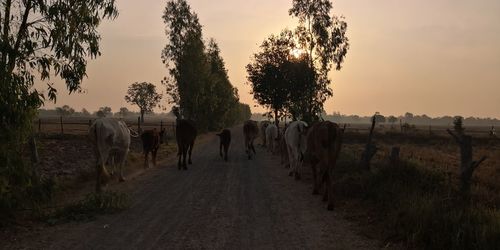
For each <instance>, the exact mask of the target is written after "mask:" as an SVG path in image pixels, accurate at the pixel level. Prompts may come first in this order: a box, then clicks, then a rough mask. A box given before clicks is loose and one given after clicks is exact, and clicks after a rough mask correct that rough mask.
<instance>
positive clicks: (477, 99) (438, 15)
mask: <svg viewBox="0 0 500 250" xmlns="http://www.w3.org/2000/svg"><path fill="white" fill-rule="evenodd" d="M166 2H167V1H153V0H145V1H131V0H117V5H118V9H119V11H120V15H119V17H118V18H117V19H116V20H114V21H111V22H110V21H105V22H103V24H102V26H101V27H100V28H99V30H100V32H101V36H102V41H101V52H102V56H101V57H99V58H97V59H96V60H92V61H89V64H88V72H87V73H88V78H86V79H85V80H84V82H83V85H82V87H83V89H84V90H85V92H86V93H84V94H77V93H75V94H72V95H70V96H68V94H67V90H66V88H65V86H64V85H63V84H62V82H61V81H57V83H56V87H57V89H58V93H59V94H58V98H57V99H58V101H57V103H56V104H53V103H50V102H47V103H46V106H45V107H43V108H53V107H55V106H62V105H65V104H67V105H69V106H71V107H73V108H74V109H75V110H77V111H79V110H81V109H82V108H86V109H87V110H89V111H95V110H97V109H98V107H101V106H110V107H111V108H112V109H113V111H114V112H116V111H118V109H119V108H120V107H127V108H129V109H131V110H137V108H136V107H134V106H132V105H129V104H127V103H126V102H125V100H124V96H125V93H126V91H127V87H128V85H130V84H131V83H133V82H142V81H147V82H152V83H154V84H156V86H157V88H158V89H159V90H161V91H162V92H164V90H165V88H164V86H162V85H161V84H160V80H161V79H162V78H163V77H164V76H166V75H167V71H166V69H165V67H164V65H163V64H162V61H161V58H160V54H161V50H162V49H163V47H164V46H165V45H166V43H167V37H166V35H165V25H164V23H163V20H162V18H161V16H162V13H163V10H164V7H165V4H166ZM188 3H189V4H190V5H191V7H192V9H193V10H194V11H195V12H196V13H197V14H198V16H199V18H200V22H201V24H202V25H203V32H204V36H205V39H209V38H211V37H213V38H214V39H216V41H217V42H218V43H219V45H220V48H221V52H222V56H223V58H224V59H225V62H226V67H227V69H228V73H229V77H230V80H231V82H232V83H233V85H234V86H235V87H237V88H238V90H239V94H240V100H241V102H244V103H247V104H250V106H251V107H252V111H253V112H259V113H260V112H263V111H264V109H263V108H262V107H254V105H255V102H254V101H253V99H252V96H251V95H250V94H249V92H250V86H249V85H247V84H245V82H246V71H245V65H246V64H248V63H249V62H250V57H251V55H252V54H253V53H255V52H257V51H258V46H259V44H260V43H261V42H262V41H263V40H264V39H265V38H266V37H267V36H269V35H270V34H273V33H274V34H275V33H278V32H280V31H281V30H282V29H284V28H287V27H288V28H293V27H294V24H295V20H294V19H292V18H291V17H290V16H288V9H289V8H290V7H291V4H292V0H274V1H264V0H248V1H234V0H233V1H230V0H221V1H217V4H214V3H213V2H208V1H202V0H191V1H188ZM333 4H334V13H335V14H337V15H344V16H345V17H346V21H347V23H348V36H349V39H350V43H351V49H350V50H349V52H348V54H347V58H346V61H345V63H344V65H343V69H342V70H341V71H333V72H332V73H331V79H332V80H333V85H332V88H333V91H334V96H333V98H331V99H329V100H328V101H327V102H326V103H325V109H326V111H327V113H329V114H330V113H332V112H334V111H338V112H340V113H342V114H356V115H371V114H373V113H375V112H377V111H378V112H381V113H382V114H384V115H402V114H404V113H405V112H411V113H414V114H427V115H429V116H432V117H436V116H444V115H451V116H453V115H462V116H464V117H469V116H474V117H494V118H500V98H499V97H498V94H499V93H500V72H499V69H500V47H499V46H498V44H500V15H499V14H498V13H500V2H499V1H495V0H482V1H475V2H471V1H465V0H438V1H433V2H414V1H394V0H382V1H376V2H375V1H367V0H365V1H352V0H351V1H347V0H342V1H340V0H337V1H333ZM41 88H44V87H43V85H42V87H41ZM163 104H166V99H165V98H164V100H163ZM157 111H160V110H157ZM167 111H168V110H167Z"/></svg>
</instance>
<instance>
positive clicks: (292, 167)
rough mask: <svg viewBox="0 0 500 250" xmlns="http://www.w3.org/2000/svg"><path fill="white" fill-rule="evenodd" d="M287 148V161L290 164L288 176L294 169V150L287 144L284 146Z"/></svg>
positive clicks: (291, 174)
mask: <svg viewBox="0 0 500 250" xmlns="http://www.w3.org/2000/svg"><path fill="white" fill-rule="evenodd" d="M286 148H287V150H288V163H289V165H290V171H289V173H288V176H293V172H294V170H295V159H294V157H293V156H294V155H295V154H294V150H293V149H292V148H291V147H290V146H289V145H287V146H286Z"/></svg>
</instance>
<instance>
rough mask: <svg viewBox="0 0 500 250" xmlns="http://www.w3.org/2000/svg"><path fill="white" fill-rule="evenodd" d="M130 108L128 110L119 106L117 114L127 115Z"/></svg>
mask: <svg viewBox="0 0 500 250" xmlns="http://www.w3.org/2000/svg"><path fill="white" fill-rule="evenodd" d="M130 113H131V112H130V110H128V108H126V107H121V108H120V111H118V115H119V116H120V117H126V116H129V115H130Z"/></svg>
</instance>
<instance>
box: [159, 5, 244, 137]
mask: <svg viewBox="0 0 500 250" xmlns="http://www.w3.org/2000/svg"><path fill="white" fill-rule="evenodd" d="M163 19H164V22H165V24H166V34H167V37H168V39H169V42H168V44H167V45H166V46H165V48H164V49H163V52H162V59H163V62H164V63H165V65H166V67H167V69H168V76H167V77H165V78H164V79H163V81H162V83H163V84H164V85H165V86H166V89H167V94H168V96H169V99H168V101H169V103H170V104H174V105H176V106H174V108H173V110H176V112H178V117H179V118H188V119H193V120H195V121H196V123H197V126H198V127H199V129H201V130H215V129H219V128H222V127H225V126H231V125H233V124H234V123H236V122H239V121H240V120H238V119H236V118H238V117H237V116H238V114H241V113H246V108H244V106H242V105H239V97H238V92H237V90H236V88H234V87H233V86H232V84H231V82H230V81H229V77H228V75H227V69H226V67H225V63H224V60H223V58H222V56H221V55H220V48H219V46H218V45H217V43H216V41H215V40H214V39H209V40H208V41H205V40H204V38H203V32H202V26H201V24H200V23H199V19H198V16H197V14H196V13H195V12H194V11H192V10H191V7H190V6H189V5H188V4H187V2H186V1H185V0H171V1H168V2H167V6H166V8H165V11H164V15H163ZM248 108H249V107H248ZM240 109H245V110H240Z"/></svg>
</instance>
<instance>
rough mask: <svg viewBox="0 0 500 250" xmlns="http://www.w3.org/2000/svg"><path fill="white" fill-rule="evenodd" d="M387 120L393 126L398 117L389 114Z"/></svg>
mask: <svg viewBox="0 0 500 250" xmlns="http://www.w3.org/2000/svg"><path fill="white" fill-rule="evenodd" d="M387 121H388V122H389V123H390V124H391V128H393V127H394V123H396V122H397V121H398V118H397V117H395V116H393V115H391V116H389V118H387Z"/></svg>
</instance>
